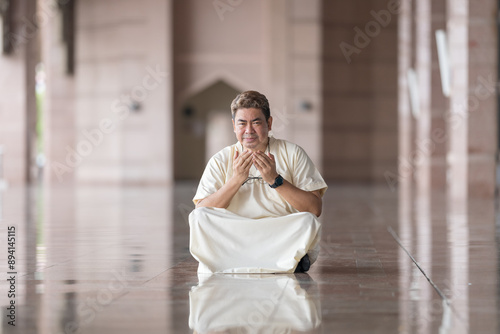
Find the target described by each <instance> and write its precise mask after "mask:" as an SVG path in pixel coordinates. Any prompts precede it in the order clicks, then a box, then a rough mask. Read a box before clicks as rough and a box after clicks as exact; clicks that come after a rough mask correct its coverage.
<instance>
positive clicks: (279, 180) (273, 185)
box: [269, 174, 284, 189]
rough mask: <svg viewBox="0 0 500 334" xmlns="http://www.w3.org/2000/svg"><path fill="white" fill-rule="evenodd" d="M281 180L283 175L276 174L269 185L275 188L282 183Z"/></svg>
mask: <svg viewBox="0 0 500 334" xmlns="http://www.w3.org/2000/svg"><path fill="white" fill-rule="evenodd" d="M283 181H284V180H283V177H282V176H281V175H280V174H278V176H276V178H275V179H274V182H273V183H272V184H269V187H271V188H273V189H276V188H278V187H279V186H281V185H283Z"/></svg>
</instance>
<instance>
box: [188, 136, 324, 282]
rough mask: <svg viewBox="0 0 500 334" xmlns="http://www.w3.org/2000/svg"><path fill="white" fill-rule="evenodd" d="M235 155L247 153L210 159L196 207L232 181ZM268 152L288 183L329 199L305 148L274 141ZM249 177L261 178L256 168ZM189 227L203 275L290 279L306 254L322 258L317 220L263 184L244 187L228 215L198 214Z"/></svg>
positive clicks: (215, 211)
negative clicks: (269, 275) (262, 275)
mask: <svg viewBox="0 0 500 334" xmlns="http://www.w3.org/2000/svg"><path fill="white" fill-rule="evenodd" d="M236 150H238V151H239V152H240V153H241V152H242V147H241V144H239V143H236V144H234V145H232V146H228V147H226V148H224V149H222V150H221V151H219V152H218V153H217V154H215V155H214V156H213V157H212V158H211V159H210V161H209V162H208V165H207V167H206V168H205V171H204V173H203V176H202V178H201V181H200V184H199V186H198V190H197V192H196V195H195V197H194V199H193V202H194V203H195V204H196V203H197V202H198V201H199V200H201V199H203V198H206V197H207V196H209V195H211V194H213V193H215V192H216V191H217V190H219V189H220V188H221V187H222V186H223V185H224V184H225V183H226V182H227V181H228V180H229V179H230V178H231V176H232V171H233V169H232V165H233V157H234V153H235V151H236ZM269 151H270V152H271V153H272V154H273V155H274V157H275V161H276V170H277V172H278V173H279V174H280V175H282V176H283V178H284V179H286V180H287V181H288V182H290V183H292V184H293V185H295V186H296V187H298V188H299V189H302V190H304V191H315V190H318V191H319V192H320V194H321V195H323V194H324V193H325V191H326V189H327V185H326V183H325V181H324V180H323V178H322V177H321V175H320V173H319V171H318V170H317V168H316V167H315V166H314V163H313V162H312V161H311V159H310V158H309V157H308V156H307V154H306V153H305V152H304V150H303V149H302V148H301V147H299V146H298V145H295V144H292V143H290V142H287V141H285V140H279V139H275V138H273V137H270V138H269ZM250 176H251V177H259V176H260V173H259V171H258V170H257V168H255V166H252V167H251V169H250ZM189 224H190V250H191V254H192V255H193V257H194V258H195V259H196V260H198V262H199V263H200V265H199V267H198V272H199V273H215V272H241V273H243V272H244V273H271V272H272V273H278V272H287V273H289V272H293V271H294V270H295V268H296V266H297V264H298V261H300V259H301V258H302V257H303V256H304V255H305V254H309V257H310V260H311V263H313V262H314V261H315V260H316V258H317V255H318V253H319V241H320V240H319V238H320V237H319V236H320V231H321V224H320V223H319V221H318V219H317V217H316V216H315V215H314V214H312V213H308V212H298V210H296V209H295V208H293V207H292V206H291V205H290V204H289V203H288V202H287V201H286V200H285V199H284V198H283V197H281V196H280V195H279V193H278V192H277V191H276V190H275V189H272V188H270V187H269V185H268V184H267V183H265V182H264V181H263V180H261V179H257V180H256V179H251V180H250V182H246V183H245V184H244V185H242V186H241V187H240V189H239V190H238V192H237V193H236V195H235V196H234V197H233V199H232V200H231V203H230V204H229V206H228V208H227V209H213V208H200V209H195V210H194V211H193V212H192V213H191V214H190V216H189Z"/></svg>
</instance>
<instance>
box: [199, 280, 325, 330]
mask: <svg viewBox="0 0 500 334" xmlns="http://www.w3.org/2000/svg"><path fill="white" fill-rule="evenodd" d="M198 279H199V283H198V285H197V286H194V287H193V288H192V289H191V292H190V293H189V302H190V313H189V327H190V328H191V329H194V332H195V333H277V332H279V333H286V332H291V331H299V332H301V331H311V330H313V329H314V328H317V327H318V326H319V324H320V323H321V306H320V302H319V296H318V290H317V285H316V283H315V282H314V281H313V280H312V278H311V277H310V276H309V275H302V274H301V275H297V276H296V275H258V274H250V275H229V274H224V275H199V276H198Z"/></svg>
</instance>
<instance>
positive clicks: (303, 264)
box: [294, 254, 311, 273]
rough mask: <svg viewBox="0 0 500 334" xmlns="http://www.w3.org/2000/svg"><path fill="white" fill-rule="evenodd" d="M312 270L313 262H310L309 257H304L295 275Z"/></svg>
mask: <svg viewBox="0 0 500 334" xmlns="http://www.w3.org/2000/svg"><path fill="white" fill-rule="evenodd" d="M309 268H311V261H310V260H309V255H307V254H306V255H304V257H303V258H302V259H300V261H299V264H298V265H297V268H295V271H294V273H305V272H306V271H308V270H309Z"/></svg>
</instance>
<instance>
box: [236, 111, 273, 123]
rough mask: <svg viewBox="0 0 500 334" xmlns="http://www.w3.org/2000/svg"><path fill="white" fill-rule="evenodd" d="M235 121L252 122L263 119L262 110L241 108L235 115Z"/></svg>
mask: <svg viewBox="0 0 500 334" xmlns="http://www.w3.org/2000/svg"><path fill="white" fill-rule="evenodd" d="M235 118H236V120H242V121H253V120H257V119H265V118H266V117H265V116H264V113H263V112H262V110H260V109H257V108H244V109H243V108H242V109H238V110H237V111H236V113H235Z"/></svg>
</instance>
